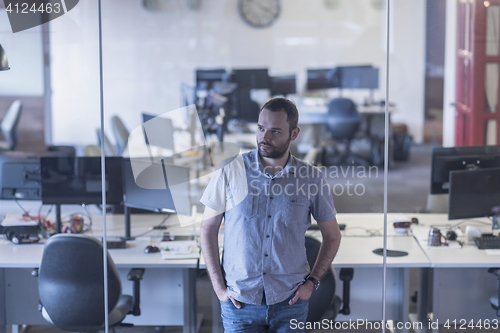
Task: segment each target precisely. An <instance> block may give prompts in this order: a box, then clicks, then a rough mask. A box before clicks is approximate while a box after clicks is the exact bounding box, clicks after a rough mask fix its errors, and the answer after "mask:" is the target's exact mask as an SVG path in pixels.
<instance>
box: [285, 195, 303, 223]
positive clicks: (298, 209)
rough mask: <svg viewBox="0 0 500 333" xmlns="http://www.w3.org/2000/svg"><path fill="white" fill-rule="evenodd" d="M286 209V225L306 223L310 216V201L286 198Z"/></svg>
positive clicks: (291, 197) (296, 197)
mask: <svg viewBox="0 0 500 333" xmlns="http://www.w3.org/2000/svg"><path fill="white" fill-rule="evenodd" d="M284 209H285V212H284V217H285V223H286V224H294V223H304V222H305V220H306V219H307V214H309V200H307V198H304V197H299V196H285V197H284Z"/></svg>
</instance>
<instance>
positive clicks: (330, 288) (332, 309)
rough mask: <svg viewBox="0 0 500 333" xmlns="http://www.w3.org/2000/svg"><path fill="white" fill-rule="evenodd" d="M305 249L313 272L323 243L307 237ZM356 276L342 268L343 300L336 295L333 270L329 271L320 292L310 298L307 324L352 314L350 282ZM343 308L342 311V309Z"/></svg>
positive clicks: (348, 269) (321, 284) (322, 282)
mask: <svg viewBox="0 0 500 333" xmlns="http://www.w3.org/2000/svg"><path fill="white" fill-rule="evenodd" d="M305 247H306V255H307V262H308V263H309V267H310V269H311V270H312V268H313V265H314V263H315V262H316V258H317V257H318V254H319V249H320V247H321V242H320V241H319V240H317V239H316V238H314V237H311V236H306V237H305ZM353 275H354V270H353V269H352V268H342V269H341V270H340V279H341V280H342V281H343V294H342V298H343V299H341V298H340V297H338V296H337V295H335V275H334V274H333V271H332V269H331V268H330V269H328V270H327V272H326V274H325V276H324V277H323V278H322V279H321V283H320V285H319V288H318V290H315V291H314V292H313V293H312V295H311V298H309V312H308V314H307V320H306V321H307V322H318V321H321V320H322V319H323V318H327V319H329V320H335V318H336V317H337V314H339V313H340V314H345V315H348V314H350V312H351V311H350V307H349V303H350V301H349V300H350V296H349V295H350V281H351V280H352V278H353ZM340 305H343V306H342V309H341V308H340Z"/></svg>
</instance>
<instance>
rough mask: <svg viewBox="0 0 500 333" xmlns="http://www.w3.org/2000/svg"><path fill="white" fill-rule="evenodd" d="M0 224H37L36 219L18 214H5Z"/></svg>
mask: <svg viewBox="0 0 500 333" xmlns="http://www.w3.org/2000/svg"><path fill="white" fill-rule="evenodd" d="M0 225H2V226H4V227H10V226H13V225H14V226H15V225H38V221H34V220H33V219H31V218H29V217H24V216H21V215H19V214H7V215H5V218H4V219H3V221H2V223H0Z"/></svg>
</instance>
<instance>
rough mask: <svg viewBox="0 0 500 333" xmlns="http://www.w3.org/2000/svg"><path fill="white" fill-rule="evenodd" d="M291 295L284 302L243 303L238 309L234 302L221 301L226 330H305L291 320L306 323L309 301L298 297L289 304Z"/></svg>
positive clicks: (256, 332) (255, 332) (254, 332)
mask: <svg viewBox="0 0 500 333" xmlns="http://www.w3.org/2000/svg"><path fill="white" fill-rule="evenodd" d="M291 298H293V295H292V296H290V297H289V298H288V299H286V300H285V301H283V302H280V303H277V304H273V305H266V304H265V302H263V304H262V305H253V304H246V303H241V302H240V303H241V309H237V308H236V307H235V306H234V304H233V302H231V301H230V300H228V301H221V302H220V306H221V314H222V324H223V325H224V332H226V333H233V332H234V333H236V332H251V333H261V332H273V333H274V332H275V333H286V332H303V330H302V331H301V330H298V329H294V330H292V329H291V327H290V321H291V320H292V319H296V322H298V323H304V322H305V321H306V318H307V310H308V306H309V301H308V300H306V301H304V300H302V299H300V298H299V299H298V301H297V302H296V303H295V304H294V305H289V304H288V301H289V300H290V299H291Z"/></svg>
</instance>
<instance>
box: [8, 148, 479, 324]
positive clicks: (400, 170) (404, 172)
mask: <svg viewBox="0 0 500 333" xmlns="http://www.w3.org/2000/svg"><path fill="white" fill-rule="evenodd" d="M430 157H431V147H430V146H427V145H426V146H413V147H412V150H411V155H410V159H409V161H407V162H404V163H395V164H394V167H393V168H391V170H389V176H388V185H389V187H388V210H389V211H390V212H417V211H423V210H424V208H425V203H426V199H427V193H428V192H429V181H428V180H429V175H430ZM329 170H330V171H335V169H334V168H333V169H332V168H330V169H329ZM337 171H338V177H331V178H330V182H331V185H332V186H334V185H335V184H342V186H343V189H344V193H341V192H340V186H338V185H337V187H336V188H335V189H336V190H337V192H336V193H337V194H338V195H335V196H334V199H335V204H336V207H337V209H338V211H339V212H382V211H383V181H384V178H383V170H382V169H379V170H378V175H377V174H375V171H374V170H372V174H371V176H368V175H366V176H365V177H363V175H362V174H360V173H358V171H359V170H357V169H356V170H355V171H356V172H355V173H354V174H353V173H352V169H349V170H348V169H346V167H344V169H340V168H338V169H337ZM332 175H334V174H332ZM348 181H349V184H351V190H352V191H354V187H355V186H357V189H358V192H357V194H356V193H354V194H353V192H351V195H350V194H349V193H348V191H347V187H348V183H347V182H348ZM361 189H363V191H364V192H363V193H362V191H361ZM358 194H359V195H358ZM211 293H212V289H211V286H210V281H209V280H208V277H207V275H206V274H201V275H200V277H199V278H198V282H197V297H198V313H199V314H203V318H204V320H203V323H202V326H201V329H200V333H209V332H211V325H212V321H211V316H212V314H211ZM338 319H341V318H338ZM180 331H181V330H180V329H179V328H165V327H163V328H156V327H133V328H128V327H119V328H117V329H116V332H117V333H153V332H180ZM335 331H339V330H335ZM340 331H344V332H350V331H352V332H354V331H355V330H340ZM356 331H359V330H356ZM0 332H1V329H0ZM10 332H11V330H10V328H7V331H6V333H10ZM24 332H26V333H49V332H50V333H56V332H61V331H58V330H56V329H54V328H52V327H50V326H30V327H26V328H25V329H24ZM315 332H320V331H315ZM321 332H330V330H323V331H321ZM331 332H333V331H331ZM363 332H368V333H370V332H381V330H371V331H370V330H363ZM442 332H445V330H442ZM446 332H447V333H453V332H452V331H451V330H446ZM460 332H464V330H461V331H460ZM465 332H475V331H472V330H471V331H469V330H466V331H465ZM477 332H483V333H484V332H487V331H485V330H482V331H477Z"/></svg>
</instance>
